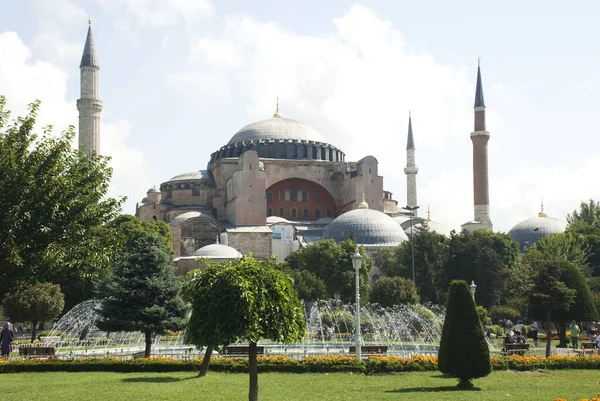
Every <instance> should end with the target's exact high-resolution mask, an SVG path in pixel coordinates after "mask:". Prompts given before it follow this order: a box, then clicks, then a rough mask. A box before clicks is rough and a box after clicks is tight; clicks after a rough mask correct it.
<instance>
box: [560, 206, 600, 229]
mask: <svg viewBox="0 0 600 401" xmlns="http://www.w3.org/2000/svg"><path fill="white" fill-rule="evenodd" d="M577 221H580V222H584V223H586V224H589V225H591V226H598V225H599V224H600V204H599V203H598V202H595V201H594V200H593V199H590V201H589V202H588V203H585V202H581V204H580V205H579V211H577V210H573V213H572V214H569V215H567V222H568V223H574V222H577Z"/></svg>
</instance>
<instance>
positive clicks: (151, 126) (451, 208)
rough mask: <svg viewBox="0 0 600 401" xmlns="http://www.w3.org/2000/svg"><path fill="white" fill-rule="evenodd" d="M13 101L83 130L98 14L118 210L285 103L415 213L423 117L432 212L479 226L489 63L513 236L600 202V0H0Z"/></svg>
mask: <svg viewBox="0 0 600 401" xmlns="http://www.w3.org/2000/svg"><path fill="white" fill-rule="evenodd" d="M0 9H1V10H3V12H2V13H0V55H1V56H0V95H4V96H6V97H7V102H8V108H9V109H10V110H12V112H13V116H14V117H16V116H18V115H22V114H23V113H25V112H26V110H27V105H28V104H29V103H31V102H32V101H34V100H35V99H40V100H41V101H42V108H41V112H40V117H39V130H40V131H41V129H42V128H43V126H45V125H47V124H51V125H53V127H54V130H55V132H57V133H60V132H61V131H63V130H64V129H66V128H67V127H68V126H69V125H74V126H75V127H77V109H76V100H77V98H78V97H79V62H80V59H81V54H82V51H83V45H84V42H85V36H86V32H87V29H88V17H90V18H91V21H92V30H93V34H94V40H95V44H96V50H97V55H98V60H99V63H100V90H99V93H100V99H101V100H102V101H103V103H104V110H103V113H102V134H101V135H102V139H101V140H102V148H101V153H102V154H104V155H108V156H111V157H112V161H111V166H112V167H113V168H114V174H113V181H112V184H111V192H110V194H111V195H113V196H126V197H127V201H126V203H125V205H124V209H123V211H124V212H125V213H131V214H134V213H135V204H136V203H137V202H139V201H141V199H142V198H143V197H145V193H146V191H147V190H148V189H149V188H151V187H152V186H154V185H156V186H158V185H160V184H161V183H162V182H165V181H167V180H168V179H169V178H171V177H173V176H175V175H178V174H181V173H185V172H189V171H194V170H200V169H206V166H207V162H208V160H209V158H210V154H211V153H212V152H214V151H216V150H218V149H219V148H220V147H221V146H223V145H224V144H226V143H227V142H228V141H229V139H230V138H231V137H232V136H233V135H234V134H235V133H236V132H237V131H238V130H239V129H240V128H242V127H243V126H245V125H246V124H249V123H251V122H254V121H258V120H262V119H265V118H270V117H271V116H272V114H273V113H274V111H275V102H276V98H277V97H279V99H280V111H281V114H282V115H283V116H284V117H286V118H291V119H294V120H298V121H301V122H304V123H306V124H309V125H311V126H312V127H314V128H315V129H316V130H317V131H319V132H320V133H321V134H322V135H323V136H325V138H326V139H327V140H328V142H329V143H331V144H332V145H334V146H336V147H338V148H340V149H342V151H344V152H345V153H346V160H348V161H356V160H359V159H361V158H363V157H364V156H367V155H372V156H375V157H376V158H377V160H378V161H379V172H380V175H382V176H383V177H384V189H386V190H389V191H391V192H393V193H394V198H395V199H396V200H398V203H399V205H405V204H406V176H405V175H404V172H403V169H404V167H405V165H406V135H407V126H408V114H409V110H411V113H412V122H413V130H414V138H415V145H416V164H417V166H418V167H419V173H418V175H417V185H418V204H419V205H420V206H421V209H420V215H424V214H425V210H426V209H427V207H428V206H429V207H430V208H431V218H432V219H433V220H435V221H438V222H442V223H445V224H447V225H449V226H450V227H452V228H455V229H457V230H458V229H460V225H461V224H463V223H465V222H467V221H470V220H472V219H473V178H472V144H471V140H470V137H469V135H470V133H471V131H472V130H473V102H474V95H475V80H476V72H477V58H478V57H481V71H482V79H483V90H484V96H485V103H486V106H487V110H486V111H487V129H488V131H489V132H490V134H491V137H490V140H489V188H490V209H491V219H492V222H493V223H494V229H495V230H496V231H503V232H507V231H509V230H510V228H511V227H513V226H514V225H516V224H517V223H519V222H520V221H522V220H524V219H527V218H531V217H534V216H536V215H537V213H538V212H539V211H540V202H541V200H542V199H543V202H544V205H545V211H546V212H547V213H548V215H549V216H552V217H557V218H562V219H564V218H565V217H566V215H567V214H568V213H571V212H572V211H573V210H574V209H576V208H578V206H579V203H580V202H581V201H584V200H588V199H590V198H594V199H599V198H600V196H599V192H600V180H598V179H597V175H598V172H600V149H599V148H600V146H599V145H600V140H598V139H597V138H598V124H597V119H598V116H599V113H598V111H599V110H600V98H599V97H598V96H597V92H598V90H599V89H600V78H599V76H598V74H597V71H598V70H599V68H598V67H599V66H600V53H598V52H597V51H596V49H597V38H598V33H599V32H598V31H599V30H600V28H599V26H598V24H597V17H598V15H600V3H598V2H594V1H575V2H571V3H569V6H568V7H565V3H564V2H559V1H546V2H544V4H543V7H542V6H540V4H539V3H538V2H523V1H513V0H506V1H503V2H482V1H470V0H464V1H456V2H448V1H443V0H438V1H435V0H432V1H404V0H402V1H386V0H372V1H363V2H355V1H345V0H331V1H322V0H321V1H315V0H304V1H301V2H300V1H281V0H279V1H275V0H262V1H261V0H257V1H246V0H220V1H216V0H79V1H77V0H52V1H47V0H28V1H19V2H17V1H12V0H0Z"/></svg>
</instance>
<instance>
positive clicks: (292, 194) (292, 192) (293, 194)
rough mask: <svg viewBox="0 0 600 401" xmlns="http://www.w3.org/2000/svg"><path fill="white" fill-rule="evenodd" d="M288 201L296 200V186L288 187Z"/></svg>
mask: <svg viewBox="0 0 600 401" xmlns="http://www.w3.org/2000/svg"><path fill="white" fill-rule="evenodd" d="M290 200H291V201H297V200H298V190H297V189H296V184H292V185H291V187H290Z"/></svg>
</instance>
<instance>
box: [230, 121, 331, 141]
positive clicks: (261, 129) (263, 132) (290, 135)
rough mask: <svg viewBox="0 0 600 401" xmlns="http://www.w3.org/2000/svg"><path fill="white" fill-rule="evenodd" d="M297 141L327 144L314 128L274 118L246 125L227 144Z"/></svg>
mask: <svg viewBox="0 0 600 401" xmlns="http://www.w3.org/2000/svg"><path fill="white" fill-rule="evenodd" d="M294 139H295V140H297V141H314V142H323V143H325V142H326V141H325V138H324V137H323V135H321V134H320V133H319V132H317V131H316V130H315V129H314V128H313V127H311V126H309V125H306V124H304V123H301V122H299V121H296V120H292V119H289V118H282V117H273V118H269V119H267V120H262V121H257V122H254V123H251V124H248V125H246V126H245V127H244V128H242V129H241V130H239V131H238V132H237V133H236V134H235V135H234V136H233V137H232V138H231V140H230V141H229V142H228V143H227V144H228V145H233V144H236V143H239V142H244V141H266V140H282V141H283V140H294Z"/></svg>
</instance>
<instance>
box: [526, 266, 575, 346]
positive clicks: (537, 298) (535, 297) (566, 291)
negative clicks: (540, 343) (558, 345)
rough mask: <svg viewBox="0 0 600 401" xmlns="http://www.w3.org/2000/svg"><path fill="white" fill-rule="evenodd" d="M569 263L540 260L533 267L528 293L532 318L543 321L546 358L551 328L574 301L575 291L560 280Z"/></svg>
mask: <svg viewBox="0 0 600 401" xmlns="http://www.w3.org/2000/svg"><path fill="white" fill-rule="evenodd" d="M570 266H571V263H570V262H568V261H566V260H562V259H557V258H554V259H540V260H538V262H537V264H536V265H535V275H534V276H533V285H532V287H531V290H530V292H529V294H528V295H529V304H530V305H531V314H532V315H533V316H532V317H537V318H539V320H542V321H544V322H545V323H544V327H545V328H546V331H547V333H548V335H547V336H546V357H549V356H550V350H551V348H550V344H551V341H552V335H550V333H551V329H550V328H551V327H552V322H553V321H555V320H556V319H557V318H558V317H559V315H560V314H562V313H564V312H566V311H568V310H569V308H570V306H571V304H572V303H573V302H574V300H575V295H576V294H575V290H574V289H571V288H569V287H568V286H567V285H566V284H565V283H564V281H563V280H562V279H563V277H564V274H565V272H566V271H568V269H569V268H570Z"/></svg>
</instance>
